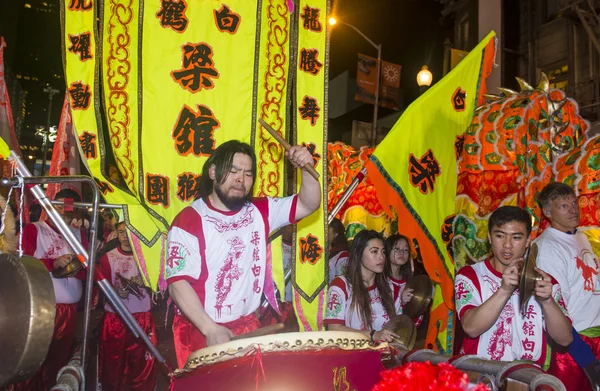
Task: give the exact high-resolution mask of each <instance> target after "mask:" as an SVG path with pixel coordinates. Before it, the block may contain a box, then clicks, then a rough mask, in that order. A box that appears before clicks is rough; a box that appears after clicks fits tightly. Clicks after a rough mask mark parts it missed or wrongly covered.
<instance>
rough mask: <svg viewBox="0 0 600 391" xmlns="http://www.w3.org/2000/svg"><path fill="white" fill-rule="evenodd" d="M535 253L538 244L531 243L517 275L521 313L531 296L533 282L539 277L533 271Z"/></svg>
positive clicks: (536, 253)
mask: <svg viewBox="0 0 600 391" xmlns="http://www.w3.org/2000/svg"><path fill="white" fill-rule="evenodd" d="M537 255H538V246H537V244H536V243H532V244H531V246H530V247H529V250H528V251H527V255H526V256H525V263H524V264H523V267H522V268H521V271H520V276H519V303H520V305H521V313H522V314H525V313H526V312H527V303H528V302H529V299H531V296H533V290H534V288H535V282H536V281H537V280H540V279H541V276H540V275H539V274H538V273H537V272H536V271H535V267H536V259H537Z"/></svg>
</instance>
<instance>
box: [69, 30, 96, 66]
mask: <svg viewBox="0 0 600 391" xmlns="http://www.w3.org/2000/svg"><path fill="white" fill-rule="evenodd" d="M90 36H91V34H90V33H89V32H86V33H81V34H79V35H71V34H69V40H70V41H71V46H69V49H67V50H68V51H70V52H71V53H73V54H77V55H79V59H80V60H81V61H86V60H89V59H91V58H92V47H91V43H92V42H91V39H90Z"/></svg>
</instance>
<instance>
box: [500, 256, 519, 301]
mask: <svg viewBox="0 0 600 391" xmlns="http://www.w3.org/2000/svg"><path fill="white" fill-rule="evenodd" d="M521 262H523V259H522V258H519V259H514V260H513V261H512V262H511V263H510V264H509V265H508V266H507V267H506V269H504V273H503V274H502V285H500V289H503V290H504V291H505V292H507V293H513V292H514V290H515V289H516V288H517V287H518V286H519V266H520V263H521Z"/></svg>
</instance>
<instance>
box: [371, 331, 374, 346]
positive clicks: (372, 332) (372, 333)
mask: <svg viewBox="0 0 600 391" xmlns="http://www.w3.org/2000/svg"><path fill="white" fill-rule="evenodd" d="M374 335H375V330H371V343H375V340H373V336H374Z"/></svg>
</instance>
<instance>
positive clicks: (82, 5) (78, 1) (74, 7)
mask: <svg viewBox="0 0 600 391" xmlns="http://www.w3.org/2000/svg"><path fill="white" fill-rule="evenodd" d="M92 6H93V4H92V0H89V1H88V2H86V0H71V1H70V2H69V6H68V7H67V9H68V10H69V11H89V10H91V9H92Z"/></svg>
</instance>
